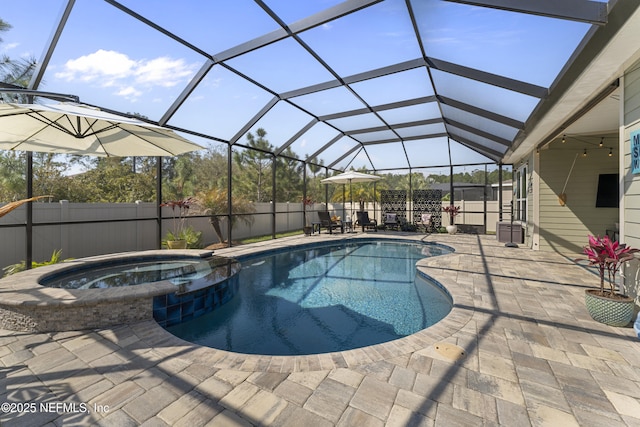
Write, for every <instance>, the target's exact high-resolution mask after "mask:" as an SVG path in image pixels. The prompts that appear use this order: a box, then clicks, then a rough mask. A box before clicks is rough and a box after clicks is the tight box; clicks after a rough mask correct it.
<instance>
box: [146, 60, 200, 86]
mask: <svg viewBox="0 0 640 427" xmlns="http://www.w3.org/2000/svg"><path fill="white" fill-rule="evenodd" d="M135 74H136V81H137V82H138V83H143V84H147V85H153V86H162V87H171V86H175V85H176V84H178V83H179V82H180V81H181V80H184V79H186V78H188V77H189V76H191V74H192V70H191V69H190V67H189V66H187V65H186V64H185V63H184V61H183V60H182V59H171V58H167V57H166V56H163V57H161V58H156V59H152V60H151V61H146V62H144V63H141V64H140V65H139V66H138V67H137V69H136V70H135Z"/></svg>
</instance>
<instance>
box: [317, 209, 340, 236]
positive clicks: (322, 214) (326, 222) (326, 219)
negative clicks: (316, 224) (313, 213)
mask: <svg viewBox="0 0 640 427" xmlns="http://www.w3.org/2000/svg"><path fill="white" fill-rule="evenodd" d="M318 218H319V219H320V229H321V230H322V228H326V229H327V230H328V231H329V234H333V229H334V228H339V229H340V232H342V233H344V229H343V228H342V223H341V222H339V221H333V220H331V215H329V212H327V211H318Z"/></svg>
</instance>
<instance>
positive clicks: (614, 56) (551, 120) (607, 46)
mask: <svg viewBox="0 0 640 427" xmlns="http://www.w3.org/2000/svg"><path fill="white" fill-rule="evenodd" d="M616 12H617V13H616ZM625 14H626V16H624V17H623V16H621V15H625ZM612 16H613V17H614V19H613V22H612V19H611V18H612ZM609 17H610V21H609V24H608V26H607V27H609V28H607V27H601V28H600V29H599V30H598V31H602V32H605V34H604V35H603V37H607V39H608V41H607V42H606V43H604V45H603V46H602V45H601V44H602V43H603V38H598V37H597V35H595V36H594V37H593V38H592V40H591V41H590V43H589V44H588V45H587V46H586V47H585V51H584V52H583V54H586V55H589V54H591V55H593V59H591V60H590V61H589V62H588V63H586V65H585V66H584V67H583V68H582V70H581V72H579V73H577V72H575V71H574V72H573V73H571V72H568V73H567V74H566V75H565V77H564V78H566V79H572V81H571V82H570V83H569V84H567V89H566V90H564V91H563V93H562V95H560V96H559V97H558V98H557V99H556V100H555V102H553V104H552V105H551V106H550V107H548V108H547V110H546V111H545V112H544V114H543V115H542V116H541V117H540V119H539V120H537V121H536V120H535V118H534V122H535V123H534V124H531V123H529V126H528V129H526V130H525V134H524V137H523V138H522V140H521V141H520V142H519V143H518V144H516V145H514V147H513V148H511V149H510V150H508V151H507V152H506V153H505V156H504V157H503V163H516V162H518V161H519V160H520V159H522V158H523V157H525V156H527V155H528V154H529V153H530V152H531V151H532V150H534V149H536V148H540V147H541V146H544V145H546V144H547V143H548V142H551V141H552V140H553V139H554V138H557V137H559V136H561V135H562V134H563V133H566V132H567V129H568V128H569V126H571V125H572V124H573V123H575V122H576V121H577V120H579V119H580V118H581V117H584V116H585V115H587V114H589V112H590V111H591V112H592V113H593V112H594V111H598V110H597V109H596V110H594V109H593V108H596V106H598V105H599V104H600V103H601V102H602V101H605V100H607V99H610V97H611V96H615V92H616V90H617V82H618V79H619V78H620V77H622V76H623V75H624V72H625V70H626V69H628V68H629V67H630V66H631V65H633V63H635V62H636V61H638V60H639V59H640V48H639V47H638V43H637V40H638V34H640V8H639V7H638V3H636V2H618V3H617V5H616V7H614V9H613V10H612V12H611V14H610V16H609ZM627 17H628V18H627ZM616 19H618V22H616ZM612 27H614V28H612ZM606 31H610V32H611V31H613V34H606ZM590 52H591V53H590ZM594 53H595V54H594ZM576 63H578V64H579V61H576ZM574 65H575V63H574ZM559 84H562V82H560V83H559ZM609 111H611V109H609ZM617 117H618V122H619V115H617ZM602 126H603V129H601V131H602V132H611V131H615V130H617V128H618V126H619V123H613V122H607V123H602Z"/></svg>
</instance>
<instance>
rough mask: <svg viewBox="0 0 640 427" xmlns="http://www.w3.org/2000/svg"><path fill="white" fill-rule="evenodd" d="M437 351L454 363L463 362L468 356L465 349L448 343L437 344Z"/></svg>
mask: <svg viewBox="0 0 640 427" xmlns="http://www.w3.org/2000/svg"><path fill="white" fill-rule="evenodd" d="M434 347H435V349H436V351H437V352H438V354H440V355H441V356H444V357H445V358H447V359H449V360H453V361H457V360H461V359H463V358H464V357H465V356H466V353H465V351H464V349H463V348H462V347H460V346H458V345H455V344H451V343H448V342H439V343H436V344H435V346H434Z"/></svg>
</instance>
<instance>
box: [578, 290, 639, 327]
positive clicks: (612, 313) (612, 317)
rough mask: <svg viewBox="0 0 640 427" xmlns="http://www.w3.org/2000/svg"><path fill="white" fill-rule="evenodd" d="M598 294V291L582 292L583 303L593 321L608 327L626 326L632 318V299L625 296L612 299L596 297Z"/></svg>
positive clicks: (633, 305) (633, 306)
mask: <svg viewBox="0 0 640 427" xmlns="http://www.w3.org/2000/svg"><path fill="white" fill-rule="evenodd" d="M598 292H600V291H599V290H598V289H587V290H585V291H584V302H585V304H586V306H587V311H588V312H589V314H590V315H591V317H592V318H593V320H596V321H598V322H600V323H604V324H606V325H610V326H627V325H628V324H629V322H631V319H632V318H633V311H634V308H635V303H634V301H633V299H631V298H629V297H627V296H626V295H625V296H623V298H620V299H613V298H608V297H603V296H600V295H597V293H598Z"/></svg>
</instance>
